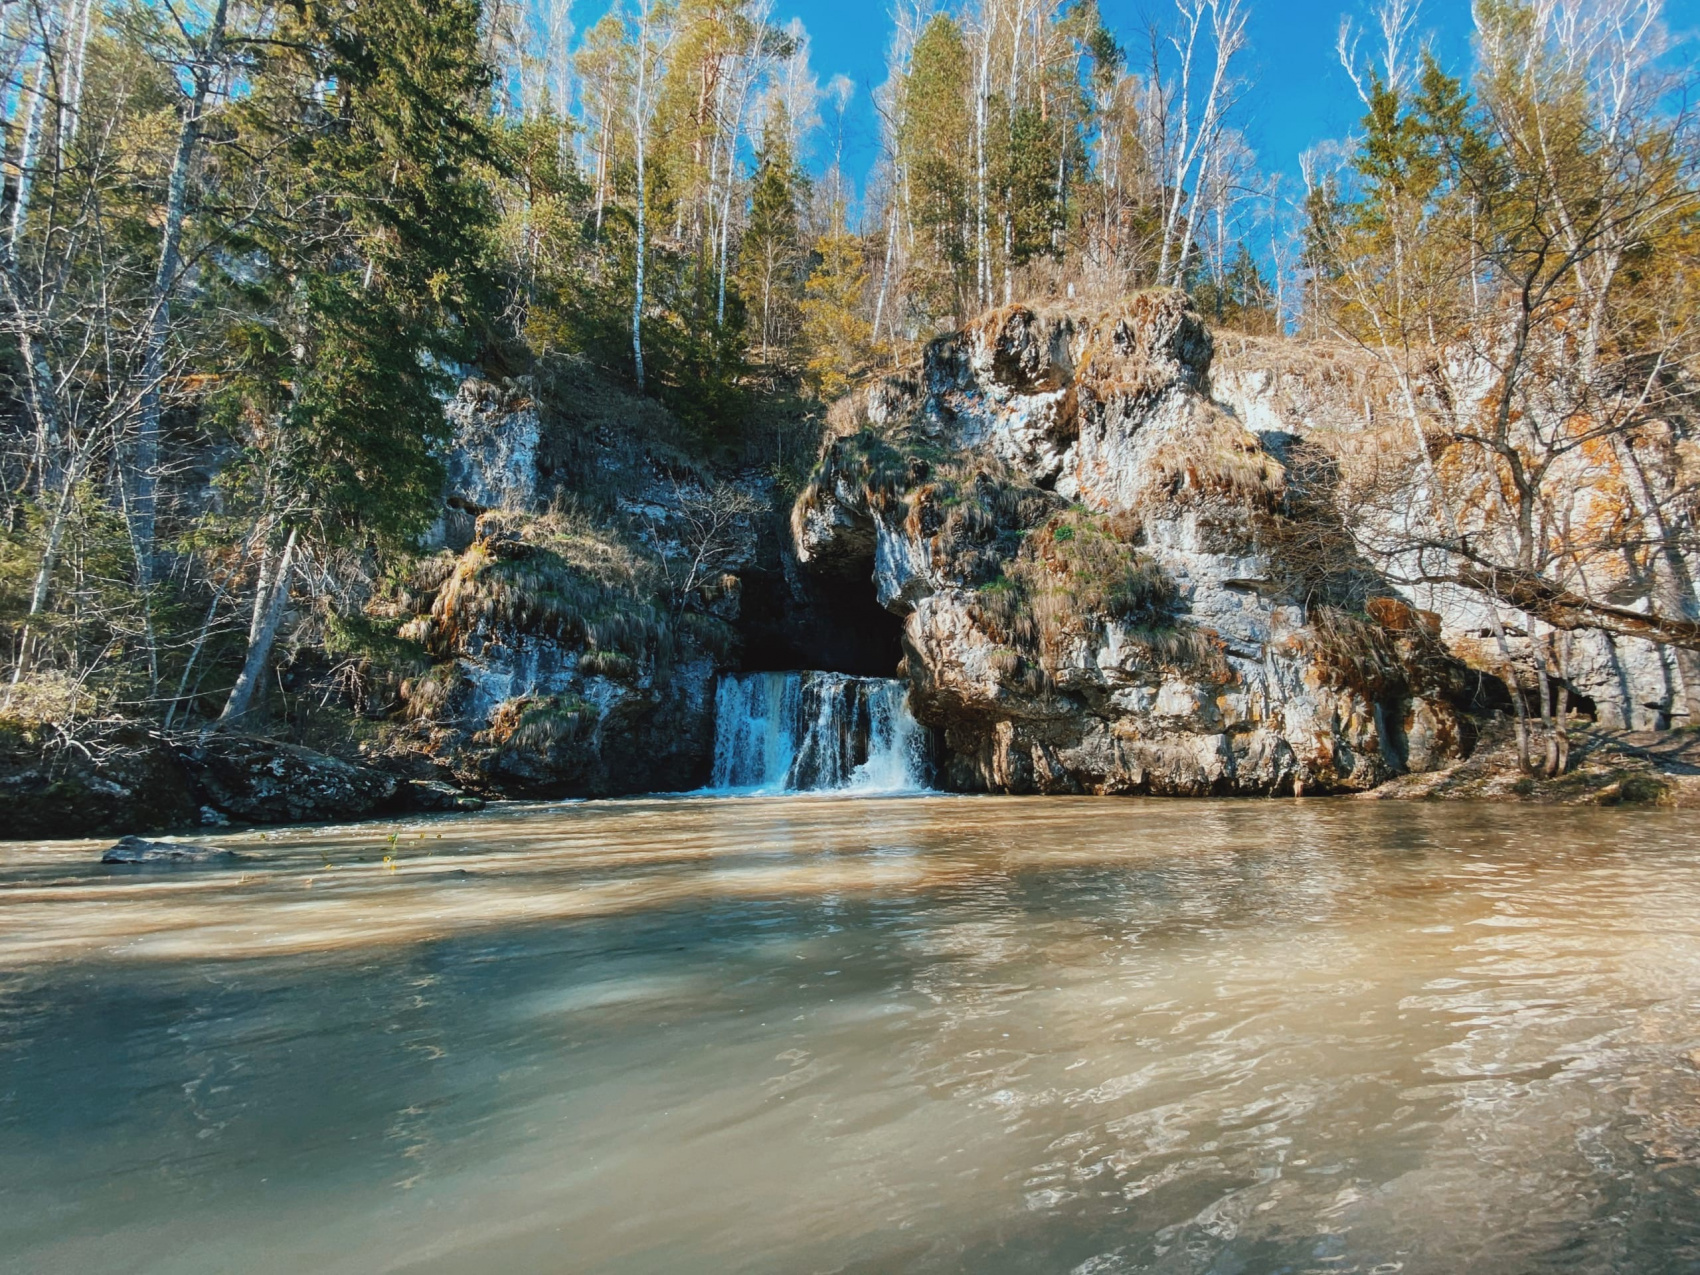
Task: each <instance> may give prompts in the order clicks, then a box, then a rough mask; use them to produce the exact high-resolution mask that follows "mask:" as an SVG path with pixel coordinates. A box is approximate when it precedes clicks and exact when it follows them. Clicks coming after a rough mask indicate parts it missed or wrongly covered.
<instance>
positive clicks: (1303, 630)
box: [792, 293, 1475, 795]
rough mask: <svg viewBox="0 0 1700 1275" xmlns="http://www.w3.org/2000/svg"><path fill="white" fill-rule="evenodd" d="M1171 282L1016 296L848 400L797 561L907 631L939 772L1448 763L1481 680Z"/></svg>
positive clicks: (1296, 773) (1254, 779)
mask: <svg viewBox="0 0 1700 1275" xmlns="http://www.w3.org/2000/svg"><path fill="white" fill-rule="evenodd" d="M1212 354H1213V341H1212V337H1211V334H1210V332H1209V330H1208V329H1207V328H1206V327H1205V326H1204V324H1203V323H1202V322H1201V320H1200V319H1199V317H1198V315H1197V314H1196V313H1195V312H1194V311H1193V310H1192V309H1191V307H1190V305H1189V304H1188V302H1187V300H1186V298H1185V297H1184V296H1183V295H1181V294H1179V293H1150V294H1143V295H1139V296H1136V297H1134V298H1132V299H1131V300H1130V301H1129V302H1128V303H1127V304H1126V305H1125V306H1124V307H1123V308H1122V309H1120V310H1118V311H1116V312H1113V313H1108V314H1101V315H1093V316H1082V315H1071V314H1062V313H1039V312H1036V311H1034V310H1031V309H1028V308H1026V307H1022V306H1014V307H1009V308H1005V309H1003V310H999V311H996V312H993V313H991V314H989V315H986V316H985V317H983V318H982V319H980V320H978V321H977V322H975V323H974V324H972V325H970V327H968V328H967V329H966V330H964V331H962V332H960V333H958V334H955V335H953V336H950V337H945V338H942V339H940V340H938V341H935V342H934V343H933V344H932V345H931V346H929V347H928V349H927V351H926V353H925V356H924V358H923V360H922V362H921V364H920V365H919V366H918V367H916V368H914V369H912V370H911V371H909V372H907V373H905V374H902V375H899V376H893V377H889V378H886V379H884V380H882V381H880V382H878V383H876V384H874V385H872V386H870V387H868V388H866V389H865V390H863V391H860V392H859V393H858V395H856V396H855V398H854V399H853V400H851V401H850V402H848V403H846V404H843V405H841V406H840V408H839V410H838V412H837V414H836V415H837V419H838V420H839V421H840V428H839V431H838V436H837V437H835V438H834V439H832V440H831V441H830V442H829V443H828V445H827V446H826V448H825V450H824V453H823V455H822V458H821V461H820V464H819V466H818V468H817V470H816V472H815V475H814V478H813V481H812V482H811V483H810V485H809V487H808V488H807V489H806V490H805V491H804V492H803V494H802V495H801V497H800V498H799V499H798V501H797V503H796V506H795V508H794V510H793V513H792V531H793V538H794V542H795V548H796V553H797V556H798V558H799V559H800V560H801V561H802V562H803V563H805V564H806V565H807V566H808V567H809V568H810V569H812V570H813V571H816V572H818V573H822V574H825V575H830V576H833V577H835V578H837V579H840V580H843V581H854V580H860V581H866V582H867V583H866V584H865V585H863V586H862V587H871V588H873V589H874V590H875V591H876V592H877V595H878V598H879V601H880V602H881V603H882V604H883V605H884V606H886V607H887V608H888V609H890V610H891V611H893V612H895V613H897V614H899V615H901V616H902V617H903V620H904V647H905V651H906V669H907V676H908V677H909V679H910V682H911V684H912V687H913V691H914V699H915V703H916V708H917V712H918V715H919V716H920V717H921V719H922V720H923V721H924V722H927V723H929V724H931V725H933V726H935V727H937V728H939V729H940V730H942V732H943V735H944V741H945V753H946V757H947V759H948V760H947V763H946V774H947V777H948V779H949V781H950V782H951V783H952V784H953V785H954V786H957V787H960V788H965V789H989V790H995V791H1005V792H1031V791H1041V792H1103V793H1122V792H1150V793H1165V794H1186V795H1203V794H1213V793H1214V794H1227V793H1243V794H1250V793H1272V792H1290V791H1295V790H1297V791H1310V792H1330V791H1352V790H1363V789H1367V788H1370V787H1373V786H1375V785H1377V784H1379V783H1381V782H1383V781H1384V780H1386V779H1388V778H1390V777H1391V776H1394V775H1397V774H1400V773H1405V772H1408V771H1421V770H1425V769H1429V768H1432V767H1435V766H1438V765H1441V764H1444V763H1446V762H1449V761H1451V760H1454V759H1456V758H1457V757H1458V756H1460V755H1461V754H1462V753H1463V752H1464V751H1466V750H1467V749H1468V748H1469V746H1470V741H1471V728H1470V724H1469V720H1468V717H1467V715H1466V714H1465V713H1464V712H1463V711H1462V710H1463V709H1464V708H1465V706H1466V703H1467V700H1468V698H1469V696H1470V694H1471V693H1472V691H1473V690H1474V689H1475V687H1474V685H1473V681H1472V678H1471V676H1470V675H1469V673H1468V670H1467V669H1465V667H1464V666H1463V665H1462V664H1461V663H1460V662H1459V661H1457V660H1456V659H1454V658H1453V657H1452V656H1451V654H1450V653H1449V652H1448V651H1447V649H1446V648H1445V646H1444V645H1443V644H1442V642H1441V641H1440V638H1439V632H1438V622H1437V620H1436V619H1435V617H1433V616H1431V615H1427V614H1424V613H1421V612H1418V611H1416V610H1414V609H1413V608H1412V607H1411V606H1409V605H1407V604H1406V603H1405V602H1404V601H1403V600H1401V599H1400V598H1399V597H1397V596H1396V594H1395V592H1394V591H1393V590H1392V589H1391V588H1390V587H1388V586H1387V585H1386V583H1385V582H1384V581H1382V580H1380V579H1379V578H1378V577H1377V576H1376V574H1375V573H1374V572H1373V571H1372V570H1370V569H1369V567H1368V565H1367V564H1365V563H1362V562H1361V561H1358V560H1357V559H1356V558H1355V556H1354V554H1353V553H1352V551H1351V546H1350V543H1349V540H1348V538H1347V537H1346V536H1345V534H1344V532H1343V529H1342V528H1341V527H1340V524H1339V520H1338V517H1337V516H1336V514H1335V512H1334V506H1333V504H1332V501H1333V498H1334V493H1333V491H1332V489H1331V486H1330V483H1331V470H1330V468H1329V466H1328V465H1327V464H1326V463H1325V461H1324V458H1322V457H1320V456H1318V455H1314V454H1312V453H1311V451H1310V450H1309V449H1307V446H1306V444H1305V443H1304V441H1303V440H1302V439H1300V438H1297V437H1294V436H1292V435H1289V434H1286V433H1284V432H1280V431H1268V432H1266V433H1265V434H1264V435H1262V436H1261V437H1260V436H1258V435H1255V434H1252V433H1251V432H1249V431H1248V430H1247V429H1246V428H1245V426H1244V425H1243V424H1242V423H1241V421H1240V420H1238V419H1237V418H1236V417H1235V416H1234V414H1233V413H1232V412H1231V411H1230V410H1228V409H1226V408H1224V407H1223V406H1222V405H1221V404H1219V403H1218V402H1216V401H1214V400H1213V399H1212V398H1211V397H1210V394H1209V389H1210V371H1211V360H1212Z"/></svg>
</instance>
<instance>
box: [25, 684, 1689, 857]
mask: <svg viewBox="0 0 1700 1275" xmlns="http://www.w3.org/2000/svg"><path fill="white" fill-rule="evenodd" d="M757 680H759V679H757ZM793 680H794V681H795V680H797V679H796V678H795V675H793ZM748 681H749V679H744V680H743V681H731V682H729V683H728V685H729V686H730V687H732V688H734V689H735V690H737V691H739V692H740V693H741V694H743V695H744V696H745V698H747V697H748V692H747V691H746V690H744V689H743V688H744V686H745V683H746V682H748ZM855 684H856V683H855V679H836V680H835V681H833V682H832V685H833V686H834V687H835V688H837V689H838V690H840V691H842V690H843V689H844V687H846V686H849V687H852V688H853V687H854V686H855ZM869 685H871V686H877V687H879V688H881V689H884V688H885V686H886V684H884V683H869ZM891 685H895V684H891ZM790 694H791V697H792V698H793V699H797V700H799V703H800V704H801V699H802V697H801V694H800V692H798V691H797V690H796V689H795V688H793V689H792V690H791V692H790ZM870 694H871V693H870ZM840 697H841V698H842V696H840ZM734 698H737V696H736V695H734ZM817 698H818V699H820V700H821V703H819V704H816V703H813V702H812V701H811V702H810V703H807V704H801V706H800V707H799V706H798V705H792V706H791V708H792V709H793V712H792V715H793V716H797V717H798V718H799V719H802V718H805V717H806V718H807V719H808V720H809V723H810V724H811V725H814V724H815V719H816V718H819V719H820V722H821V723H824V727H825V728H824V729H821V730H820V731H819V733H820V735H821V738H820V739H815V738H813V737H812V736H811V735H804V734H802V733H801V731H798V732H797V733H798V737H797V738H792V737H791V735H790V734H787V733H786V732H787V729H788V728H786V727H784V726H783V724H782V723H781V722H780V721H779V709H778V708H777V707H775V708H771V709H764V710H763V712H764V713H766V714H768V715H770V716H773V717H774V718H775V722H774V725H773V728H772V730H771V731H770V730H769V727H768V725H767V721H766V717H764V716H762V715H761V714H758V713H752V714H750V722H749V723H746V724H743V725H741V726H740V727H739V728H738V729H736V730H728V731H727V732H725V736H726V738H723V739H721V740H720V741H719V743H718V747H719V754H723V755H717V760H716V769H715V772H714V773H715V778H714V780H713V782H714V783H716V784H717V785H718V786H720V787H724V788H736V787H739V786H746V787H752V788H761V787H766V788H767V789H769V790H780V789H783V788H784V787H785V783H786V780H787V778H788V770H789V769H791V768H792V767H793V766H795V765H796V764H797V761H798V759H799V758H801V760H802V761H803V762H806V763H807V765H806V766H805V767H804V770H805V771H806V773H807V775H808V776H813V778H808V779H806V781H805V782H804V783H803V784H801V785H799V786H800V787H802V788H805V789H806V788H809V787H813V786H815V780H816V779H818V778H819V777H820V776H821V775H824V776H825V777H826V779H827V780H830V781H831V782H824V783H822V784H821V785H820V786H821V787H823V788H825V789H827V790H831V789H833V788H835V787H840V786H842V787H846V788H861V789H865V790H868V791H874V792H877V791H880V790H886V791H889V790H892V789H895V788H906V787H907V788H916V789H919V788H923V787H925V786H926V785H925V782H924V778H923V776H924V775H925V767H924V763H923V762H922V761H921V760H919V753H918V751H917V750H919V748H920V741H919V739H918V738H917V737H915V736H914V730H915V727H914V724H913V722H912V720H911V719H908V718H907V715H906V714H900V713H898V712H897V711H895V710H891V709H889V708H888V709H887V711H886V714H885V715H884V716H882V715H881V714H880V713H879V712H874V713H872V715H871V716H870V714H869V710H868V708H867V706H866V705H862V706H861V707H860V709H859V715H860V716H861V717H868V718H869V721H868V722H867V723H866V724H865V725H864V727H863V733H862V737H861V744H860V747H861V749H862V752H861V753H860V754H858V753H857V752H856V751H855V750H854V744H855V740H853V739H850V738H849V737H848V736H847V735H846V731H847V730H848V728H847V727H845V726H844V725H843V724H842V722H841V721H840V720H839V719H840V718H842V719H843V721H851V720H852V719H853V718H855V717H857V716H858V712H857V711H855V710H857V708H858V702H857V701H856V699H855V697H854V696H852V697H851V698H850V699H848V700H846V703H847V704H849V706H850V707H849V709H846V710H845V711H843V712H841V713H839V714H838V715H837V716H836V717H832V716H830V715H828V714H827V713H826V712H825V708H827V707H832V706H833V704H832V701H831V700H830V699H829V698H826V697H817ZM876 698H877V697H876ZM885 698H886V699H890V698H891V696H890V695H889V694H887V695H886V696H885ZM740 702H741V701H740ZM804 709H806V710H807V712H804V711H803V710H804ZM905 723H906V724H905ZM770 735H771V738H770ZM729 744H735V745H737V746H740V747H743V748H744V749H745V750H746V751H748V752H749V753H750V758H748V759H744V760H739V759H738V758H736V757H734V756H733V753H732V749H731V748H730V747H729V746H728V745H729ZM870 747H872V749H873V751H872V752H871V753H870V752H869V751H868V750H869V748H870ZM834 749H840V750H841V751H842V755H839V753H836V752H834V751H833V750H834ZM888 754H889V756H888ZM870 774H872V775H874V776H875V778H874V780H873V781H870V780H869V779H868V775H870ZM457 779H458V777H457V776H456V775H455V774H454V772H453V771H452V770H449V769H448V768H446V767H434V766H431V765H430V764H429V763H428V762H426V761H425V760H424V759H422V758H420V757H418V756H413V755H408V754H381V753H380V754H368V755H362V754H360V753H358V752H356V753H354V754H353V755H351V756H349V757H333V756H329V755H327V754H324V753H319V752H315V751H313V750H311V749H305V748H301V747H298V746H296V745H291V744H287V743H284V742H281V741H277V740H269V739H263V738H256V737H247V736H235V737H211V738H201V737H198V736H180V737H176V738H172V737H167V736H162V735H159V734H154V733H149V732H147V731H144V730H142V729H140V728H138V727H134V726H120V727H115V728H113V729H111V730H108V731H105V732H95V733H90V734H87V735H84V736H82V737H80V738H69V737H63V736H53V735H51V734H49V733H47V732H45V731H43V732H41V733H38V734H31V733H29V732H25V731H22V730H17V729H14V730H11V731H0V806H3V807H4V809H5V811H6V815H7V827H6V831H7V832H8V833H9V834H10V835H12V836H14V837H19V838H41V839H48V840H66V839H75V838H80V837H81V838H86V837H101V836H110V837H117V836H124V835H128V834H156V833H179V834H185V833H197V834H198V833H209V834H216V833H218V832H220V831H222V830H225V829H229V828H231V827H232V826H236V827H246V826H275V825H291V824H315V823H335V822H347V821H350V820H361V819H384V818H397V817H406V816H411V815H422V814H428V813H452V812H456V811H460V812H467V811H473V810H477V809H480V808H482V807H483V806H484V804H485V803H486V802H487V801H499V800H502V799H503V798H505V797H510V796H514V795H518V796H521V797H522V798H523V797H524V796H527V795H528V794H507V793H503V792H502V791H500V790H499V789H496V790H492V789H489V788H486V789H483V790H481V791H477V792H475V791H470V790H468V789H467V788H465V787H464V786H463V785H461V784H460V783H459V782H457ZM629 795H632V796H636V795H638V794H629ZM1360 796H1361V799H1364V800H1371V801H1491V802H1499V803H1533V804H1537V805H1560V806H1608V807H1609V806H1631V807H1667V808H1672V809H1693V808H1700V731H1693V730H1683V731H1639V732H1628V731H1607V730H1603V729H1600V728H1598V727H1595V726H1591V725H1579V726H1577V727H1575V728H1574V729H1573V730H1572V731H1571V769H1570V771H1569V773H1567V774H1565V775H1564V776H1562V777H1560V778H1558V779H1551V780H1549V779H1538V778H1531V777H1529V776H1527V775H1525V774H1524V773H1523V771H1522V769H1521V767H1520V766H1519V764H1518V759H1517V750H1516V741H1515V736H1514V733H1513V731H1512V727H1511V723H1510V722H1509V721H1507V720H1504V719H1488V720H1486V721H1484V722H1482V723H1481V724H1480V729H1479V739H1478V742H1477V745H1476V748H1475V751H1474V752H1473V753H1472V754H1471V755H1470V756H1469V757H1468V758H1467V759H1466V760H1464V761H1461V762H1458V763H1456V764H1455V765H1452V766H1449V767H1446V768H1445V769H1442V770H1438V771H1435V772H1432V773H1427V774H1418V775H1402V776H1398V777H1396V778H1394V779H1392V780H1390V781H1389V782H1387V783H1385V784H1383V785H1381V786H1380V787H1378V788H1374V789H1372V790H1370V791H1369V792H1367V793H1363V794H1361V795H1360ZM1180 800H1183V801H1190V800H1196V799H1195V798H1181V799H1180ZM1243 800H1246V801H1248V802H1252V803H1254V804H1255V802H1256V801H1258V800H1261V799H1260V798H1244V799H1243Z"/></svg>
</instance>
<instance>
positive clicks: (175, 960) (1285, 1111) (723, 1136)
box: [0, 797, 1700, 1275]
mask: <svg viewBox="0 0 1700 1275" xmlns="http://www.w3.org/2000/svg"><path fill="white" fill-rule="evenodd" d="M392 834H394V835H393V839H392ZM226 843H227V844H229V845H230V846H231V847H232V848H235V849H238V850H240V851H242V852H243V853H244V854H245V855H247V856H249V857H248V858H246V859H244V860H243V861H240V862H238V863H235V864H233V865H231V866H228V867H214V868H195V869H190V870H183V869H178V870H136V869H101V868H97V867H95V866H93V862H92V861H93V859H94V857H95V855H94V854H93V852H92V848H91V847H90V846H88V845H87V844H84V845H80V846H79V845H56V846H51V847H47V846H30V845H20V844H9V845H0V1269H3V1270H5V1271H7V1272H12V1271H17V1272H26V1271H27V1272H31V1273H32V1275H33V1273H36V1272H76V1273H78V1275H90V1273H96V1272H109V1271H135V1272H142V1271H146V1272H172V1273H173V1275H179V1273H183V1272H233V1271H241V1272H307V1271H336V1272H349V1273H361V1275H364V1273H367V1272H378V1271H404V1270H405V1271H433V1272H531V1271H549V1272H553V1271H573V1272H578V1271H586V1272H684V1271H689V1272H693V1273H695V1272H721V1271H739V1272H773V1273H775V1275H778V1273H781V1272H783V1273H791V1272H807V1271H847V1272H851V1271H853V1272H874V1271H882V1272H884V1271H922V1272H927V1271H960V1272H1003V1271H1033V1272H1066V1271H1077V1272H1082V1273H1090V1275H1102V1273H1105V1272H1123V1271H1128V1272H1131V1271H1157V1272H1199V1273H1203V1272H1220V1273H1223V1275H1227V1273H1230V1272H1238V1273H1258V1272H1304V1271H1329V1272H1339V1271H1357V1272H1380V1273H1391V1272H1396V1271H1403V1272H1436V1273H1445V1275H1457V1273H1460V1272H1495V1273H1496V1275H1498V1273H1505V1275H1517V1273H1520V1272H1549V1271H1551V1272H1559V1271H1564V1272H1593V1271H1635V1272H1672V1273H1674V1272H1679V1271H1680V1272H1689V1271H1693V1270H1695V1269H1697V1268H1700V828H1697V827H1695V826H1694V825H1693V824H1692V821H1691V820H1689V819H1688V818H1687V817H1685V816H1682V815H1675V814H1671V815H1666V814H1621V815H1620V814H1616V813H1610V812H1600V813H1578V812H1570V811H1565V812H1561V813H1555V812H1550V811H1525V810H1516V809H1506V808H1471V807H1459V806H1452V807H1426V806H1409V805H1395V804H1382V803H1363V802H1347V801H1341V802H1310V803H1302V802H1291V801H1267V802H1246V803H1242V804H1216V803H1202V804H1186V803H1175V804H1164V803H1158V802H1135V801H1088V800H1081V801H1070V800H1050V801H995V800H973V799H958V798H942V797H939V798H933V797H928V798H910V799H865V800H849V799H828V798H813V797H800V798H747V799H731V800H728V799H693V800H670V801H669V800H656V801H636V802H616V803H607V804H589V805H576V806H564V807H552V808H538V807H530V808H522V809H518V810H509V811H497V812H492V813H489V814H486V815H483V816H478V817H470V818H451V819H444V820H439V821H426V822H415V823H409V824H405V825H383V826H378V825H369V826H362V827H358V828H343V829H328V830H294V831H290V832H287V833H283V834H278V833H273V834H271V836H270V837H269V838H266V839H262V838H261V837H260V835H259V834H257V833H256V834H243V835H241V836H235V837H230V838H227V839H226ZM386 858H387V860H388V862H386Z"/></svg>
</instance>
